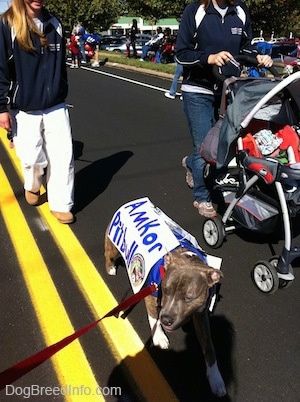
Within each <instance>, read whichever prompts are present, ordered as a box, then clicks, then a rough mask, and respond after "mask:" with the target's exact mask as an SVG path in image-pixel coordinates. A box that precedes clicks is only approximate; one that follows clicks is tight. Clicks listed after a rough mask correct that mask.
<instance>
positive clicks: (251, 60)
mask: <svg viewBox="0 0 300 402" xmlns="http://www.w3.org/2000/svg"><path fill="white" fill-rule="evenodd" d="M236 62H237V63H238V64H243V65H245V66H247V67H257V66H258V61H257V59H256V58H255V57H251V56H244V55H238V56H235V57H234V61H232V63H233V64H234V65H235V63H236ZM265 68H266V69H267V70H268V71H269V72H270V73H271V74H272V75H274V77H280V74H279V72H278V71H277V69H276V68H275V67H274V66H271V67H265ZM212 71H213V74H214V76H215V77H216V78H218V79H219V80H220V81H222V82H224V81H225V80H226V79H227V78H228V77H226V75H224V74H222V73H221V68H220V67H218V66H216V65H214V66H213V69H212Z"/></svg>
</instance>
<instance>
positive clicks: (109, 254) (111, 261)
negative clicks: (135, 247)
mask: <svg viewBox="0 0 300 402" xmlns="http://www.w3.org/2000/svg"><path fill="white" fill-rule="evenodd" d="M119 255H120V253H119V250H118V249H117V248H116V247H115V245H114V244H113V243H112V242H111V240H110V239H109V237H108V235H107V230H106V233H105V238H104V257H105V268H106V272H107V273H108V274H109V275H116V274H117V268H116V265H115V261H116V259H117V257H119Z"/></svg>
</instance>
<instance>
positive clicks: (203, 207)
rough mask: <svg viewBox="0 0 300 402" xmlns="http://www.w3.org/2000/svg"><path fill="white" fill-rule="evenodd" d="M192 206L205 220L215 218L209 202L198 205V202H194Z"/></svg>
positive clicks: (214, 212) (215, 214)
mask: <svg viewBox="0 0 300 402" xmlns="http://www.w3.org/2000/svg"><path fill="white" fill-rule="evenodd" d="M193 206H194V207H195V208H196V209H198V212H199V214H200V215H202V216H205V217H206V218H214V217H215V216H217V213H216V211H215V209H214V207H213V204H212V203H211V202H210V201H207V202H200V203H199V202H198V201H194V203H193Z"/></svg>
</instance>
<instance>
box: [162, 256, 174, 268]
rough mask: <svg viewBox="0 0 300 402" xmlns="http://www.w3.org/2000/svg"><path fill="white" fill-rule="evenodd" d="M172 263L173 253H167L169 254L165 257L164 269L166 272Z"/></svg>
mask: <svg viewBox="0 0 300 402" xmlns="http://www.w3.org/2000/svg"><path fill="white" fill-rule="evenodd" d="M172 261H173V257H172V253H167V254H166V255H165V256H164V267H165V270H167V269H168V266H169V265H170V264H171V262H172Z"/></svg>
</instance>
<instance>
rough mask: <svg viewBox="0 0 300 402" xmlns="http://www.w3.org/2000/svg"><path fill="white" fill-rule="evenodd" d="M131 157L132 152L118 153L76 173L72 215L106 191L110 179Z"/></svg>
mask: <svg viewBox="0 0 300 402" xmlns="http://www.w3.org/2000/svg"><path fill="white" fill-rule="evenodd" d="M75 156H76V153H75ZM132 156H133V152H131V151H122V152H118V153H116V154H113V155H111V156H109V157H107V158H102V159H99V160H97V161H95V162H92V163H91V164H90V165H89V166H87V167H85V168H83V169H81V170H80V171H79V172H78V173H76V175H75V195H74V201H75V207H74V213H77V212H79V211H81V210H82V209H84V208H85V207H86V206H87V205H88V204H90V203H91V202H92V201H93V200H94V199H95V198H97V197H98V195H99V194H101V193H102V192H103V191H104V190H105V189H106V187H107V186H108V184H109V183H110V181H111V179H112V177H113V176H114V175H115V174H116V173H117V172H118V171H119V170H120V169H121V168H122V166H123V165H124V164H125V163H126V162H127V161H128V159H129V158H131V157H132ZM77 159H78V154H77Z"/></svg>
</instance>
